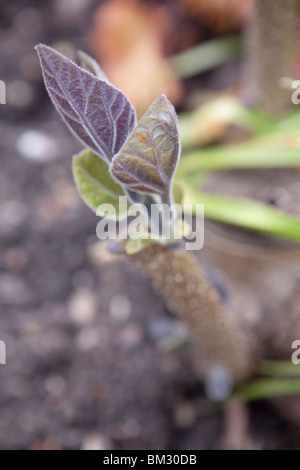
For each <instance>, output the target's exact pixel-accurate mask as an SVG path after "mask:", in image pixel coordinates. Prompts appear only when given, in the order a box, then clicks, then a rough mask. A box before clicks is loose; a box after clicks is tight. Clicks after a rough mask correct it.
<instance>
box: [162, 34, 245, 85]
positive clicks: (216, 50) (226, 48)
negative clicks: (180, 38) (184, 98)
mask: <svg viewBox="0 0 300 470" xmlns="http://www.w3.org/2000/svg"><path fill="white" fill-rule="evenodd" d="M239 45H240V39H239V37H238V36H232V37H228V38H224V37H222V38H220V39H213V40H211V41H206V42H204V43H203V44H200V45H199V46H194V47H191V48H190V49H188V50H186V51H184V52H180V53H179V54H176V55H174V56H173V57H172V58H171V59H170V63H171V65H172V67H173V69H174V70H175V72H176V74H177V76H178V77H180V78H188V77H193V76H194V75H197V74H199V73H203V72H206V71H207V70H211V69H212V68H214V67H217V66H218V65H220V64H222V63H224V62H226V61H227V60H229V59H231V58H233V57H236V56H237V55H238V52H239Z"/></svg>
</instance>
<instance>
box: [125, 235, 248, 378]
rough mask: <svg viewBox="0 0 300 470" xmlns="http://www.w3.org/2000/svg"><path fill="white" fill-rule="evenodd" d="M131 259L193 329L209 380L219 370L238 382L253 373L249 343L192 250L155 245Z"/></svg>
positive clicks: (197, 362)
mask: <svg viewBox="0 0 300 470" xmlns="http://www.w3.org/2000/svg"><path fill="white" fill-rule="evenodd" d="M129 259H130V261H131V262H133V263H134V264H135V265H136V266H137V267H138V268H140V270H141V271H142V272H143V273H144V274H145V275H146V276H147V277H148V278H149V279H150V281H151V282H152V284H153V286H154V287H155V289H156V290H157V291H158V292H159V293H160V294H161V295H162V297H163V298H164V300H165V301H166V303H167V305H168V306H169V308H170V309H171V310H172V311H173V312H174V313H175V314H177V315H178V316H179V317H180V318H181V319H182V320H183V321H184V322H185V323H186V324H187V325H188V326H189V328H190V331H191V334H192V336H193V337H194V340H195V341H194V352H195V354H194V357H195V366H196V368H197V370H198V372H199V373H200V375H201V377H202V378H204V379H208V378H209V377H210V375H211V373H212V372H213V371H214V370H215V368H218V369H219V368H220V367H221V368H224V369H225V371H226V372H227V373H228V375H229V377H230V379H232V380H233V381H239V380H242V379H244V378H246V377H247V376H248V375H249V373H250V372H251V369H252V365H253V364H252V362H253V361H252V359H251V357H250V355H249V351H248V348H247V346H246V344H245V341H244V339H243V338H242V337H241V336H240V333H239V332H238V331H237V330H236V329H235V327H234V325H232V324H231V322H230V319H229V318H228V316H227V312H226V310H225V309H224V308H223V307H222V304H221V302H220V299H219V296H218V294H217V292H216V291H215V290H214V288H213V287H212V286H211V285H210V283H209V282H208V281H207V280H206V277H205V275H204V273H203V272H202V270H201V268H200V266H199V264H198V262H197V260H196V259H195V257H194V255H192V253H191V252H187V251H186V250H184V249H183V248H180V249H175V250H174V249H170V248H169V249H168V248H166V247H163V246H161V245H159V244H153V245H150V246H149V247H147V248H145V249H143V250H142V251H140V252H138V253H136V254H134V255H130V256H129Z"/></svg>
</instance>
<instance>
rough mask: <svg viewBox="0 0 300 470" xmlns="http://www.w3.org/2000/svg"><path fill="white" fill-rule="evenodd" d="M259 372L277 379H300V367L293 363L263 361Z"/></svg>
mask: <svg viewBox="0 0 300 470" xmlns="http://www.w3.org/2000/svg"><path fill="white" fill-rule="evenodd" d="M259 372H260V374H262V375H270V376H276V377H300V365H297V364H293V363H292V362H291V361H262V363H261V365H260V368H259Z"/></svg>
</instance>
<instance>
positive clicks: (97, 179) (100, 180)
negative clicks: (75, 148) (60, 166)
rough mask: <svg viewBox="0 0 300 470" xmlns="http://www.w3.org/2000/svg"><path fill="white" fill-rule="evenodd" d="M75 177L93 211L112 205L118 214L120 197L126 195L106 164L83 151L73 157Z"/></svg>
mask: <svg viewBox="0 0 300 470" xmlns="http://www.w3.org/2000/svg"><path fill="white" fill-rule="evenodd" d="M73 175H74V179H75V182H76V186H77V189H78V191H79V193H80V195H81V197H82V199H83V200H84V202H85V203H86V204H87V205H88V206H89V207H90V208H91V209H92V210H94V211H96V210H97V207H98V206H100V205H101V204H112V205H113V207H114V208H115V209H116V211H117V213H118V209H119V196H124V195H125V193H124V191H123V189H122V187H121V186H120V185H119V184H117V183H116V182H115V181H114V180H113V179H112V177H111V175H110V173H109V168H108V165H107V163H106V162H104V161H103V160H101V159H100V158H99V157H98V156H97V155H96V154H95V153H94V152H92V151H91V150H89V149H86V150H83V151H82V152H80V153H79V154H78V155H75V156H74V157H73ZM122 215H123V214H119V217H121V216H122Z"/></svg>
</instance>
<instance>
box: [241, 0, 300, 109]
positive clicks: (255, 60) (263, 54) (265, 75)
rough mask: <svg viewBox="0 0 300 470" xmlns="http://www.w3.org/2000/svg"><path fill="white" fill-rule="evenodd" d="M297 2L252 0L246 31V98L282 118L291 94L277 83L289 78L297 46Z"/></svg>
mask: <svg viewBox="0 0 300 470" xmlns="http://www.w3.org/2000/svg"><path fill="white" fill-rule="evenodd" d="M297 7H298V1H297V0H275V1H274V0H254V4H253V11H252V18H251V21H250V24H249V26H248V28H247V30H246V39H245V60H246V64H245V80H246V86H247V95H248V96H249V98H250V100H251V102H252V103H253V104H254V105H255V106H258V107H259V108H260V109H261V110H263V111H265V112H267V113H269V114H273V115H276V116H278V115H280V114H282V113H283V112H284V111H285V110H286V109H287V107H288V105H289V104H291V91H290V90H287V89H285V88H284V87H283V86H282V83H281V82H280V79H281V78H282V77H286V76H289V74H290V72H291V63H292V59H293V53H294V50H295V46H296V26H297V21H296V20H297V12H298V9H297Z"/></svg>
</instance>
